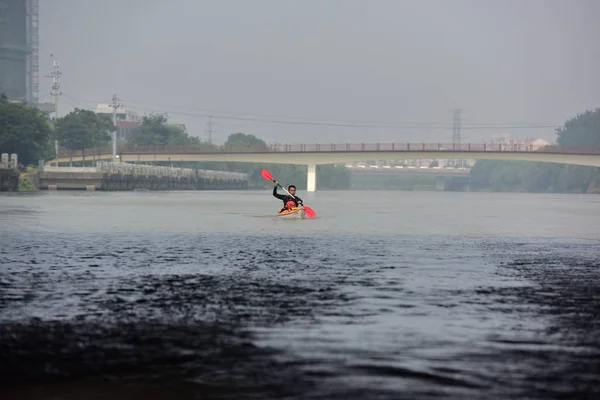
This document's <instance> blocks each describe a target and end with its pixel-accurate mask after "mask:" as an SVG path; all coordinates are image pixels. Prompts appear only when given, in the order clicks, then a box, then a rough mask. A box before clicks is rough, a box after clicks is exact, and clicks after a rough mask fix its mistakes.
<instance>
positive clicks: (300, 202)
mask: <svg viewBox="0 0 600 400" xmlns="http://www.w3.org/2000/svg"><path fill="white" fill-rule="evenodd" d="M294 197H295V198H296V201H297V202H298V204H302V199H301V198H300V197H298V196H294Z"/></svg>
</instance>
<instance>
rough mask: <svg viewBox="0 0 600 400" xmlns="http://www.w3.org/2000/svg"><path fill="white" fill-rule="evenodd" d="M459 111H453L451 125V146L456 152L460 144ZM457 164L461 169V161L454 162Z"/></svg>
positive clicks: (459, 148)
mask: <svg viewBox="0 0 600 400" xmlns="http://www.w3.org/2000/svg"><path fill="white" fill-rule="evenodd" d="M460 111H461V110H460V109H457V110H454V122H453V123H452V144H453V145H454V148H455V149H456V150H461V146H460V142H461V138H460V127H461V121H460ZM456 162H457V164H458V165H459V166H461V167H462V165H463V160H456Z"/></svg>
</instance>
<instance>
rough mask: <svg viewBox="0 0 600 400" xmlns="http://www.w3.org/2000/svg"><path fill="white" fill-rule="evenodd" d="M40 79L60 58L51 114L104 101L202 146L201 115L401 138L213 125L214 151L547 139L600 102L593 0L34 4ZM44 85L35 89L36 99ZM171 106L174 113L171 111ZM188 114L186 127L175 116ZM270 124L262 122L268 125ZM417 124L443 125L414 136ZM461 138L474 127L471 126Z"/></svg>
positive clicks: (597, 9) (86, 0)
mask: <svg viewBox="0 0 600 400" xmlns="http://www.w3.org/2000/svg"><path fill="white" fill-rule="evenodd" d="M40 3H41V4H40V14H41V15H40V19H41V31H40V65H41V75H42V76H43V75H45V74H47V73H49V72H50V71H51V69H52V65H51V59H50V53H54V54H55V56H57V57H58V58H59V59H60V61H61V67H62V71H63V76H62V87H61V88H62V91H63V92H64V93H65V94H66V95H67V96H69V97H70V98H74V99H78V100H80V101H83V103H80V104H77V103H75V102H74V101H72V100H69V99H68V98H62V99H61V100H60V101H61V103H60V104H59V114H60V115H64V113H66V112H68V111H70V110H71V109H72V108H74V107H75V106H79V107H81V106H86V107H88V108H93V107H94V106H95V103H97V102H109V101H110V99H111V96H112V95H113V93H116V94H117V95H118V96H119V97H121V98H122V99H123V103H124V104H125V105H127V106H128V107H130V108H132V109H138V110H139V111H141V112H142V113H143V112H149V111H153V110H154V111H170V112H169V114H170V115H171V120H172V122H178V123H185V124H187V126H188V129H189V131H190V133H191V134H192V135H194V136H200V137H202V138H206V135H207V134H206V121H207V118H206V117H205V116H203V115H197V114H206V113H207V111H203V110H217V111H214V114H218V115H225V114H227V115H229V116H234V117H251V118H259V119H261V118H263V119H264V118H267V119H273V117H271V116H278V117H295V118H297V117H300V118H305V119H307V120H310V121H312V120H327V121H336V122H342V123H346V122H349V123H354V122H356V121H370V122H369V124H372V122H388V123H389V122H394V123H396V125H399V126H395V127H389V128H386V129H381V128H369V127H362V128H355V127H325V126H316V125H288V124H274V123H264V122H252V121H239V120H225V119H220V118H218V117H217V118H215V122H216V125H215V127H214V129H215V139H216V141H217V142H221V143H222V142H223V141H224V140H225V139H226V137H227V136H228V135H229V134H230V133H233V132H238V131H241V132H246V133H253V134H255V135H257V136H259V137H261V138H263V139H265V140H266V141H267V142H280V143H301V142H305V143H315V142H320V143H329V142H377V141H380V142H384V141H387V142H390V141H395V142H405V141H413V142H415V141H425V142H439V141H443V142H451V139H452V129H451V125H452V118H453V110H454V109H455V108H461V109H462V110H463V111H462V116H463V124H464V125H465V127H464V129H463V132H462V135H463V141H465V142H466V141H471V142H472V143H476V142H483V141H485V140H488V139H489V138H490V137H491V135H492V134H495V133H502V132H509V133H512V134H513V136H515V137H544V138H546V139H549V140H554V138H555V135H554V132H553V129H552V128H541V129H525V130H518V129H503V130H486V129H472V126H469V124H493V125H500V126H502V125H515V124H516V125H520V124H528V125H532V124H533V125H552V124H561V123H563V122H564V120H565V119H566V118H569V117H572V116H574V115H576V114H577V113H579V112H582V111H584V110H586V109H592V108H596V107H599V106H600V75H599V74H598V71H600V45H599V44H598V43H599V42H600V24H598V17H599V16H600V1H598V0H414V1H413V0H410V1H409V0H210V1H208V0H207V1H202V0H154V1H150V0H104V1H92V0H43V1H41V2H40ZM50 85H51V80H50V79H49V78H43V79H42V85H41V96H42V97H44V96H45V97H46V98H44V100H47V95H48V93H49V92H50ZM167 106H168V107H167ZM176 110H178V111H180V112H181V111H183V112H186V113H189V115H184V114H177V113H175V112H173V111H176ZM265 116H266V117H265ZM424 123H429V124H434V125H438V126H439V127H440V128H442V129H431V128H424V127H419V126H415V124H417V125H421V124H424ZM467 128H468V129H467Z"/></svg>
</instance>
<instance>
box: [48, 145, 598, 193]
mask: <svg viewBox="0 0 600 400" xmlns="http://www.w3.org/2000/svg"><path fill="white" fill-rule="evenodd" d="M113 157H114V158H115V159H116V160H119V161H121V162H136V163H143V162H170V163H175V162H186V161H187V162H206V161H221V162H223V161H224V162H249V163H275V164H300V165H301V164H304V165H307V166H308V174H307V191H309V192H314V191H316V188H317V176H316V172H317V168H316V166H317V165H323V164H342V163H351V162H360V161H368V160H399V159H403V160H408V159H413V160H415V159H446V160H448V159H475V160H509V161H534V162H550V163H561V164H574V165H587V166H593V167H600V148H591V147H567V146H545V147H541V148H533V147H532V146H526V145H505V144H502V143H498V144H487V143H484V144H472V143H464V144H453V143H450V144H443V143H359V144H352V143H342V144H333V143H332V144H275V145H270V146H267V147H264V146H243V145H236V146H222V147H214V146H208V145H194V146H180V145H168V146H117V148H116V152H115V154H113V151H112V149H111V148H110V147H97V148H90V149H84V150H78V151H75V150H62V149H61V150H59V153H58V157H57V159H56V160H52V161H50V162H49V163H54V164H57V165H58V164H61V163H68V162H71V161H72V162H86V161H98V160H110V159H113Z"/></svg>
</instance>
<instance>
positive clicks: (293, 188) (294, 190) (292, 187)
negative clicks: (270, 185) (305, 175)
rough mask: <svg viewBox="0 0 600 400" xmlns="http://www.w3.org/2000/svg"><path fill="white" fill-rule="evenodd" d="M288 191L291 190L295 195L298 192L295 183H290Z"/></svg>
mask: <svg viewBox="0 0 600 400" xmlns="http://www.w3.org/2000/svg"><path fill="white" fill-rule="evenodd" d="M288 192H290V194H291V195H292V196H293V195H294V194H296V186H294V185H290V186H288Z"/></svg>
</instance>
